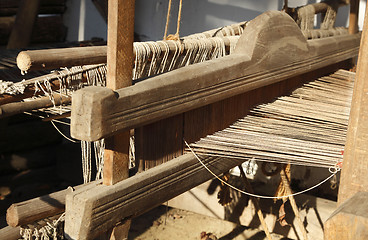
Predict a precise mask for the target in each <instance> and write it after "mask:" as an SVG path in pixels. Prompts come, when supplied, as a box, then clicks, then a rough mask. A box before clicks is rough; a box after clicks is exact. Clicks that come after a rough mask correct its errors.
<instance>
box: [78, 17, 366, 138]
mask: <svg viewBox="0 0 368 240" xmlns="http://www.w3.org/2000/svg"><path fill="white" fill-rule="evenodd" d="M359 39H360V35H359V34H356V35H342V36H336V37H331V38H324V39H317V40H310V41H308V42H307V41H306V40H305V38H304V37H303V35H302V33H301V31H300V29H299V28H298V27H297V26H296V24H295V22H294V21H293V20H292V19H291V18H290V17H289V16H286V14H283V13H280V12H267V13H265V14H263V15H261V16H259V17H257V18H255V19H254V20H253V21H251V22H250V23H249V24H248V27H247V28H246V29H245V31H244V33H243V35H242V37H241V38H240V39H239V42H238V44H237V47H236V50H235V53H234V54H232V55H229V56H226V57H223V58H220V59H215V60H211V61H208V62H204V63H199V64H195V65H192V66H187V67H185V68H181V69H177V70H174V71H172V72H168V73H165V74H162V75H159V76H156V77H153V78H151V79H148V80H145V81H143V82H140V83H137V84H135V85H134V86H132V87H128V88H125V89H120V90H118V91H116V92H114V91H111V90H110V91H109V90H102V89H99V88H97V87H88V88H85V89H83V90H81V91H77V92H76V93H75V94H74V95H73V103H72V109H73V110H72V125H71V134H72V136H73V137H74V138H77V139H81V140H87V141H93V140H97V139H99V138H101V137H104V136H110V135H112V134H114V132H116V131H118V130H123V129H129V128H134V127H138V126H143V125H146V124H149V123H152V122H155V121H158V120H160V119H163V118H167V117H170V116H174V115H176V114H179V113H183V112H186V111H189V110H192V109H196V108H199V107H202V106H205V105H208V104H211V103H214V102H217V101H220V100H223V99H226V98H229V97H232V96H235V95H238V94H241V93H245V92H248V91H251V90H253V89H257V88H260V87H262V86H266V85H270V84H273V83H276V82H279V81H282V80H284V79H287V78H290V77H293V76H296V75H300V74H303V73H306V72H309V71H312V70H316V69H319V68H323V67H325V66H328V65H331V64H334V63H337V62H340V61H343V60H346V59H349V58H351V57H353V56H356V54H357V52H358V48H359ZM270 42H271V43H272V44H270ZM193 83H195V84H193ZM87 97H88V98H91V99H87ZM92 98H93V100H92ZM92 101H93V102H96V103H97V102H99V104H98V105H100V106H97V105H93V108H94V109H101V111H100V112H98V111H96V112H94V110H92V111H88V113H85V112H84V111H83V109H85V108H88V109H91V108H92V105H90V106H86V103H87V102H92ZM92 119H93V120H92ZM91 125H94V127H93V128H92V127H90V126H91ZM90 130H92V131H90Z"/></svg>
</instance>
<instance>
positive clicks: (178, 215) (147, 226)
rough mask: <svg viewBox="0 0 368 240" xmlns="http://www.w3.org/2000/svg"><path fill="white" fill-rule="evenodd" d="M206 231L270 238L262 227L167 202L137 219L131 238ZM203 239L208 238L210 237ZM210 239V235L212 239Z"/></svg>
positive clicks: (193, 238)
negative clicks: (239, 223)
mask: <svg viewBox="0 0 368 240" xmlns="http://www.w3.org/2000/svg"><path fill="white" fill-rule="evenodd" d="M202 232H205V233H207V234H209V233H212V234H213V235H212V236H216V238H212V239H219V240H220V239H221V240H227V239H234V240H245V239H249V240H263V239H267V238H266V235H265V233H264V232H263V231H262V230H261V229H251V228H248V227H246V226H241V225H237V224H235V223H232V222H228V221H224V220H220V219H217V218H212V217H207V216H204V215H200V214H196V213H193V212H189V211H184V210H180V209H175V208H170V207H166V206H159V207H157V208H155V209H153V210H151V211H150V212H147V213H146V214H144V215H142V216H140V217H138V218H135V219H133V221H132V225H131V228H130V232H129V238H128V239H129V240H177V239H178V240H181V239H188V240H200V239H201V233H202ZM272 238H273V239H274V240H279V239H284V240H287V239H289V238H284V237H282V236H280V235H276V234H272ZM202 239H203V240H205V239H206V238H202ZM210 239H211V238H208V240H210ZM212 239H211V240H212Z"/></svg>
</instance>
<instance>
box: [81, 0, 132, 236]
mask: <svg viewBox="0 0 368 240" xmlns="http://www.w3.org/2000/svg"><path fill="white" fill-rule="evenodd" d="M108 9H109V11H108V30H107V32H108V35H107V76H106V86H107V87H108V88H110V89H113V90H116V89H119V88H124V87H127V86H130V85H132V77H133V61H134V56H133V43H134V10H135V0H117V1H109V2H108ZM129 146H130V130H127V131H124V132H119V133H116V134H115V135H114V136H111V137H108V138H106V139H105V150H104V168H103V184H104V185H113V184H116V183H118V182H119V181H121V180H123V179H126V178H128V177H129ZM119 222H120V221H119ZM111 227H113V228H112V231H111V232H110V231H109V232H107V237H109V239H110V240H115V239H126V238H127V237H128V232H129V228H130V220H127V221H125V222H124V223H122V222H120V223H119V224H118V225H114V226H111ZM101 233H103V232H100V234H101ZM78 239H79V237H78Z"/></svg>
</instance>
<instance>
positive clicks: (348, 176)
mask: <svg viewBox="0 0 368 240" xmlns="http://www.w3.org/2000/svg"><path fill="white" fill-rule="evenodd" d="M367 103H368V11H367V9H366V12H365V19H364V29H363V33H362V40H361V47H360V50H359V57H358V65H357V73H356V77H355V83H354V90H353V97H352V102H351V110H350V117H349V125H348V131H347V135H346V144H345V150H344V161H343V168H342V172H341V179H340V188H339V194H338V204H342V203H343V202H344V201H346V200H347V199H348V198H350V197H352V196H353V195H354V194H355V193H357V192H360V191H367V189H368V161H367V159H368V121H367V119H368V105H367ZM357 207H358V206H357Z"/></svg>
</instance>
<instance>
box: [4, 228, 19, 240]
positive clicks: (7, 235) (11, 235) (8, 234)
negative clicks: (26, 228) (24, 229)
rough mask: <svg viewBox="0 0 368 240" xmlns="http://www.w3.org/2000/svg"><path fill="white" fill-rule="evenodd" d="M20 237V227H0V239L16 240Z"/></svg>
mask: <svg viewBox="0 0 368 240" xmlns="http://www.w3.org/2000/svg"><path fill="white" fill-rule="evenodd" d="M20 237H21V235H20V227H15V228H14V227H10V226H6V227H4V228H1V229H0V239H7V240H18V239H19V238H20Z"/></svg>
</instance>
